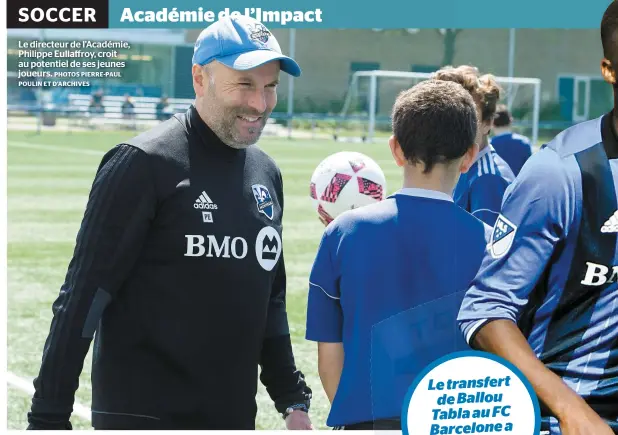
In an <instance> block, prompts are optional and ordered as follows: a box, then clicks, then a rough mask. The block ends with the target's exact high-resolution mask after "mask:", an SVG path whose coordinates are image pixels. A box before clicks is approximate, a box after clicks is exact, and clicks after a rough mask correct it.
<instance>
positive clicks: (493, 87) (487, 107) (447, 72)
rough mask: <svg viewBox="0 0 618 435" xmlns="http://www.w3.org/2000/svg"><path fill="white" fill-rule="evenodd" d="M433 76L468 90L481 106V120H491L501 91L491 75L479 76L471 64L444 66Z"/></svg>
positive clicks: (476, 69)
mask: <svg viewBox="0 0 618 435" xmlns="http://www.w3.org/2000/svg"><path fill="white" fill-rule="evenodd" d="M433 78H434V79H435V80H444V81H450V82H455V83H459V84H460V85H461V86H463V87H464V88H465V89H466V90H467V91H468V92H470V94H471V95H472V97H473V98H474V101H476V102H477V103H478V104H479V106H480V107H481V118H482V121H484V122H487V121H490V120H493V118H494V115H495V114H496V106H497V105H498V101H500V94H501V91H502V89H501V88H500V86H499V85H498V82H497V81H496V79H495V77H494V76H493V75H491V74H485V75H482V76H481V75H480V74H479V70H478V68H476V67H474V66H471V65H460V66H458V67H457V68H454V67H452V66H445V67H444V68H442V69H440V70H438V71H436V72H435V73H434V76H433Z"/></svg>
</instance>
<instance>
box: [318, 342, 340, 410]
mask: <svg viewBox="0 0 618 435" xmlns="http://www.w3.org/2000/svg"><path fill="white" fill-rule="evenodd" d="M342 372H343V343H318V373H319V374H320V380H321V381H322V386H323V387H324V392H325V393H326V397H328V400H329V401H330V403H333V400H335V394H337V388H338V387H339V380H340V379H341V373H342Z"/></svg>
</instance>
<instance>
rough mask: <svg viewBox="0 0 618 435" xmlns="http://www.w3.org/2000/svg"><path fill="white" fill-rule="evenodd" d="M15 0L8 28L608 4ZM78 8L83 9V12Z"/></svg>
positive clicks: (502, 12)
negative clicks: (84, 1)
mask: <svg viewBox="0 0 618 435" xmlns="http://www.w3.org/2000/svg"><path fill="white" fill-rule="evenodd" d="M43 3H46V2H43V1H42V0H20V1H18V0H9V1H8V7H7V13H8V16H7V23H8V27H9V28H18V27H37V28H83V27H91V28H92V27H96V28H185V29H186V28H204V27H207V26H208V25H209V24H211V23H213V22H214V21H216V20H217V19H219V18H221V17H222V16H225V15H248V16H251V17H253V18H256V19H258V20H260V21H262V22H263V23H264V24H265V25H267V26H268V27H270V28H286V27H287V28H338V29H344V28H356V29H361V28H381V29H402V28H572V29H585V28H589V29H597V28H599V25H600V20H601V17H602V15H603V12H604V11H605V9H606V8H607V6H608V5H609V3H610V0H586V1H585V2H583V1H581V0H543V1H538V0H520V1H518V2H517V3H500V2H496V1H495V0H443V1H441V2H432V1H427V0H407V1H401V0H381V1H380V2H367V3H364V4H361V3H359V2H357V1H353V0H338V1H325V0H296V1H294V2H289V1H282V0H262V1H261V2H259V3H257V2H255V1H250V2H248V1H247V0H227V1H225V2H223V1H216V2H215V1H212V2H204V1H203V0H182V1H169V0H132V1H131V2H127V1H126V0H97V1H94V2H91V3H89V4H88V5H87V7H85V6H79V7H78V5H77V4H75V1H72V0H60V1H56V2H54V5H53V6H50V5H49V4H45V5H43ZM78 9H79V10H78Z"/></svg>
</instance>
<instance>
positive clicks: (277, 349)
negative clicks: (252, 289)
mask: <svg viewBox="0 0 618 435" xmlns="http://www.w3.org/2000/svg"><path fill="white" fill-rule="evenodd" d="M280 183H281V185H282V180H281V178H280ZM278 194H279V199H280V204H281V213H282V214H283V188H282V187H281V189H280V190H279V192H278ZM281 249H282V250H283V247H281ZM286 286H287V276H286V270H285V260H284V255H283V252H282V253H281V258H280V259H279V263H278V264H277V273H276V275H275V279H274V281H273V286H272V290H271V296H270V301H269V306H268V317H267V321H266V334H265V338H264V342H263V343H262V352H261V354H260V366H261V368H262V370H261V373H260V381H261V382H262V384H263V385H264V386H265V387H266V391H267V392H268V394H269V396H270V398H271V399H272V400H273V402H274V403H275V408H276V409H277V411H278V412H279V413H281V414H283V413H284V412H285V411H286V410H287V409H288V408H289V407H295V408H299V409H303V410H306V411H308V410H309V407H310V402H311V389H310V388H309V386H308V385H307V383H306V382H305V378H304V375H303V373H302V372H301V371H300V370H298V369H297V368H296V363H295V361H294V354H293V351H292V340H291V337H290V329H289V324H288V315H287V311H286Z"/></svg>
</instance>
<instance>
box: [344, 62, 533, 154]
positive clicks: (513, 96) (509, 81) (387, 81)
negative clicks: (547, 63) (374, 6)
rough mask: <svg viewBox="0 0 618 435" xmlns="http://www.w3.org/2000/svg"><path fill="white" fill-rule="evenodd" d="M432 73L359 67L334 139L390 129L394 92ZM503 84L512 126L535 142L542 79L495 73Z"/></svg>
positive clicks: (365, 136)
mask: <svg viewBox="0 0 618 435" xmlns="http://www.w3.org/2000/svg"><path fill="white" fill-rule="evenodd" d="M432 76H433V74H431V73H416V72H403V71H382V70H378V71H359V72H356V73H354V74H353V75H352V77H351V80H350V84H349V86H348V90H347V93H346V97H345V101H344V104H343V108H342V110H341V114H340V117H339V121H338V123H337V125H336V127H335V132H334V138H335V139H336V140H352V141H366V142H369V141H373V140H374V139H375V138H376V136H380V135H384V136H387V135H389V134H390V131H391V122H390V121H391V120H390V115H391V113H390V112H391V109H392V106H393V103H394V102H395V98H396V97H397V95H398V94H399V93H400V92H401V91H403V90H405V89H408V88H410V87H412V86H414V85H416V84H417V83H419V82H421V81H423V80H427V79H430V78H431V77H432ZM496 81H497V82H498V84H499V85H500V87H501V88H502V93H501V94H502V100H501V103H502V104H506V105H507V106H508V107H509V109H510V110H511V113H512V115H513V118H514V122H513V124H514V125H513V130H514V131H516V132H517V133H520V134H524V135H526V136H528V137H529V138H530V139H531V143H532V144H536V143H537V140H538V135H539V115H540V104H541V80H540V79H538V78H524V77H496Z"/></svg>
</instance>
